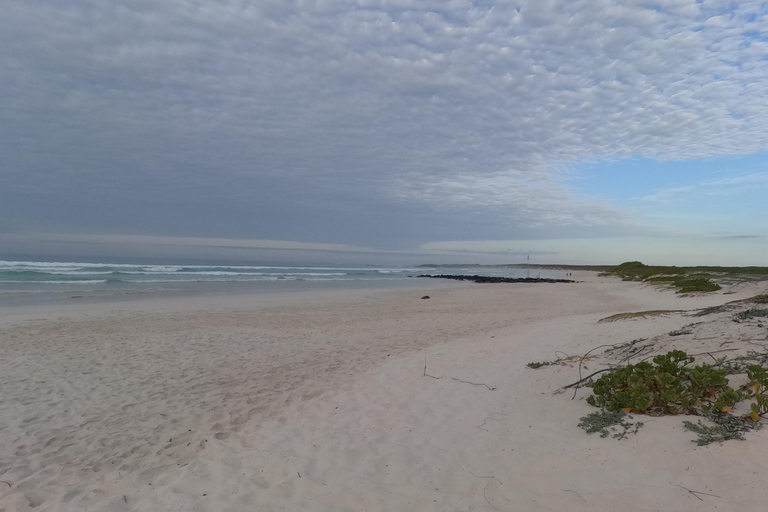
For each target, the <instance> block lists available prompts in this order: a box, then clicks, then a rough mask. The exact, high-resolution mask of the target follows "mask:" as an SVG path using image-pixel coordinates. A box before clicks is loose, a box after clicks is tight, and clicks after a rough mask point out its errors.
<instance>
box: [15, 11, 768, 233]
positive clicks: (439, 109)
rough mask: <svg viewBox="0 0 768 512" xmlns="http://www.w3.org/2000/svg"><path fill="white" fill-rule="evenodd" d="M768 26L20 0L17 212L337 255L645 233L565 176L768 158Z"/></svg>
mask: <svg viewBox="0 0 768 512" xmlns="http://www.w3.org/2000/svg"><path fill="white" fill-rule="evenodd" d="M767 28H768V7H766V6H765V5H764V2H762V1H757V0H744V1H740V2H738V3H730V2H713V1H706V2H695V1H693V0H691V1H686V0H660V1H657V2H653V3H652V4H649V3H647V2H641V1H634V0H632V1H626V2H618V1H610V0H551V1H546V2H545V1H541V0H530V1H524V0H521V1H519V2H493V1H490V0H480V1H475V2H469V1H464V0H451V1H447V2H443V1H440V2H438V1H434V0H420V1H418V2H417V1H415V0H390V1H387V0H382V1H371V0H338V1H330V0H329V1H323V2H304V1H298V0H296V1H286V0H280V1H277V0H258V1H248V0H218V1H216V0H205V1H203V0H177V1H174V2H156V1H148V0H141V1H134V2H120V1H108V2H104V1H95V0H90V1H84V2H77V3H67V2H65V3H62V2H48V1H27V0H24V1H22V0H11V1H10V2H8V3H7V5H6V6H5V9H4V16H3V17H2V19H0V32H2V33H3V34H4V37H3V45H2V47H0V65H1V66H2V68H3V69H4V70H5V72H4V75H5V76H6V77H8V78H7V79H6V80H3V81H2V82H1V83H0V94H2V96H3V97H4V98H10V99H11V101H4V102H3V104H2V106H0V115H1V116H2V118H3V119H4V122H3V123H2V124H0V155H3V156H2V158H3V165H2V170H0V173H2V174H3V181H4V182H5V183H11V186H10V187H8V186H6V187H2V191H0V205H4V206H0V214H2V217H3V218H4V221H3V222H4V223H5V224H7V227H6V229H12V228H13V229H26V230H30V229H51V228H55V229H60V230H63V231H66V230H81V231H82V230H87V231H92V232H123V233H141V234H162V235H169V234H170V235H179V236H203V237H205V236H225V237H235V238H237V237H245V238H293V239H299V240H306V241H308V242H310V241H311V242H317V241H319V238H320V235H318V233H322V236H323V237H325V239H326V240H331V241H334V242H337V243H341V244H358V243H359V244H372V243H375V241H376V240H379V241H383V242H385V243H390V244H392V243H398V242H399V241H400V240H402V239H408V240H412V241H413V242H414V243H416V242H417V241H424V240H429V239H431V237H432V238H433V237H438V238H442V239H455V238H470V237H505V236H507V237H508V236H509V235H510V228H509V226H514V229H515V230H518V231H521V232H522V231H525V230H530V229H537V230H540V231H542V232H544V231H546V232H547V233H548V234H551V235H552V236H558V235H559V233H560V232H559V231H558V230H561V229H562V228H563V226H570V227H571V228H572V229H575V230H590V229H591V230H601V229H602V230H610V229H617V228H618V227H620V226H625V227H626V226H630V227H631V226H632V225H634V224H636V222H635V220H633V214H632V212H627V211H624V210H623V209H622V208H621V207H620V206H618V205H616V204H612V203H610V202H609V201H606V200H603V199H599V198H594V197H585V196H580V195H577V194H574V193H573V192H572V191H571V190H570V189H569V188H568V187H567V185H565V184H564V183H565V182H564V177H566V176H567V175H568V173H569V170H570V169H571V168H572V166H573V164H574V163H578V162H584V161H597V160H618V159H622V158H627V157H630V156H638V155H639V156H645V157H650V158H656V159H666V160H684V159H690V158H701V157H713V156H719V155H736V154H746V153H751V152H755V151H758V150H764V149H766V148H768V96H766V94H765V91H766V90H768V66H766V65H765V60H766V58H767V56H768V48H767V47H766V44H765V34H766V32H767ZM711 188H713V189H714V188H715V186H712V187H711ZM667 193H668V194H675V193H678V192H675V191H674V190H673V191H671V192H667ZM663 194H664V193H662V194H661V195H662V196H663ZM413 218H416V219H419V222H415V223H414V222H412V221H411V219H413ZM350 219H351V220H350ZM467 219H470V220H471V221H470V220H467ZM446 226H453V227H452V229H454V230H455V231H460V232H457V233H453V236H454V238H446V237H448V236H449V235H448V234H447V233H445V232H446V230H448V227H446ZM439 233H443V234H439ZM516 233H517V231H516Z"/></svg>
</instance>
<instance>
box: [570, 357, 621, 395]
mask: <svg viewBox="0 0 768 512" xmlns="http://www.w3.org/2000/svg"><path fill="white" fill-rule="evenodd" d="M612 346H613V345H600V346H599V347H595V348H593V349H592V350H590V351H589V352H587V353H586V354H584V355H583V356H581V359H579V382H577V383H576V388H575V389H574V390H573V396H572V397H571V400H573V399H574V398H576V392H577V391H578V390H579V386H578V384H580V383H581V382H582V380H583V379H582V378H581V363H583V362H584V358H585V357H587V356H588V355H589V354H590V353H591V352H594V351H595V350H597V349H599V348H603V347H612ZM592 375H594V373H593V374H592Z"/></svg>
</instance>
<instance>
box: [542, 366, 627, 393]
mask: <svg viewBox="0 0 768 512" xmlns="http://www.w3.org/2000/svg"><path fill="white" fill-rule="evenodd" d="M612 370H613V367H611V368H603V369H602V370H597V371H596V372H595V373H590V374H589V375H587V376H586V377H584V378H583V379H579V380H577V381H576V382H574V383H572V384H568V385H567V386H563V387H561V388H560V389H558V390H557V391H555V394H559V393H562V392H563V391H565V390H566V389H568V388H572V387H573V386H578V385H579V384H581V383H582V382H584V381H587V380H589V379H591V378H592V377H594V376H595V375H597V374H598V373H603V372H610V371H612Z"/></svg>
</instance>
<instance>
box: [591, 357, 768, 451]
mask: <svg viewBox="0 0 768 512" xmlns="http://www.w3.org/2000/svg"><path fill="white" fill-rule="evenodd" d="M752 359H755V358H754V357H753V358H752ZM694 361H695V358H694V357H693V356H689V355H688V354H686V353H685V352H683V351H680V350H672V351H670V352H668V353H666V354H662V355H657V356H656V357H654V358H653V360H652V362H647V361H642V362H639V363H637V364H628V365H625V366H618V367H616V368H613V369H611V370H610V371H609V372H608V373H605V374H604V375H602V376H601V377H600V378H599V379H597V380H596V381H594V382H590V383H588V384H587V386H589V387H591V388H592V393H593V394H592V395H591V396H589V397H587V403H589V404H590V405H593V406H595V407H600V408H601V413H599V414H596V413H593V414H592V415H589V416H586V417H584V418H582V423H580V425H579V426H581V427H582V428H584V429H585V430H586V431H587V432H593V431H598V430H599V431H601V432H603V433H604V435H603V437H606V436H607V435H608V430H607V429H606V425H607V426H612V425H619V426H621V427H623V428H624V432H622V433H621V434H620V435H619V436H614V437H619V438H623V437H624V436H625V435H626V433H627V432H630V431H631V432H633V433H636V432H637V429H636V428H635V429H631V428H630V427H631V425H629V426H628V425H625V424H624V423H622V422H623V421H624V420H623V416H619V415H618V413H636V414H646V415H649V416H662V415H677V414H689V415H697V416H702V417H705V418H707V419H708V420H710V422H711V425H705V424H703V423H701V421H699V422H698V423H696V424H694V423H692V422H690V421H686V422H685V427H686V428H687V429H689V430H691V431H693V432H695V433H697V434H698V435H699V438H698V439H697V440H696V442H697V443H698V444H700V445H705V444H709V443H711V442H717V441H723V440H727V439H743V433H744V432H746V431H748V430H753V429H759V428H760V427H761V424H760V423H759V419H760V418H761V417H763V416H765V415H766V414H768V371H766V368H765V366H762V365H761V364H744V365H741V366H730V367H718V366H724V363H725V360H721V361H716V365H709V364H701V365H697V366H694V365H693V363H694ZM731 371H740V372H743V373H746V377H747V381H748V382H747V383H746V384H744V385H742V386H740V387H738V388H736V389H734V388H732V387H731V386H730V385H729V381H728V378H727V375H729V374H731ZM744 401H749V402H750V404H749V412H748V413H747V414H745V415H741V416H736V415H734V414H733V408H734V407H735V406H736V404H738V403H740V402H744ZM596 429H597V430H596Z"/></svg>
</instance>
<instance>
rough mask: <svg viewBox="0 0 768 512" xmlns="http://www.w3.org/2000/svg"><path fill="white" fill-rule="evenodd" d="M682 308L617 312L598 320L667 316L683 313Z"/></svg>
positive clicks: (613, 320)
mask: <svg viewBox="0 0 768 512" xmlns="http://www.w3.org/2000/svg"><path fill="white" fill-rule="evenodd" d="M682 312H683V311H682V310H680V309H653V310H650V311H637V312H634V313H617V314H615V315H611V316H607V317H605V318H601V319H600V320H598V323H605V322H617V321H620V320H637V319H638V318H648V317H654V316H666V315H671V314H674V313H682Z"/></svg>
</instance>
